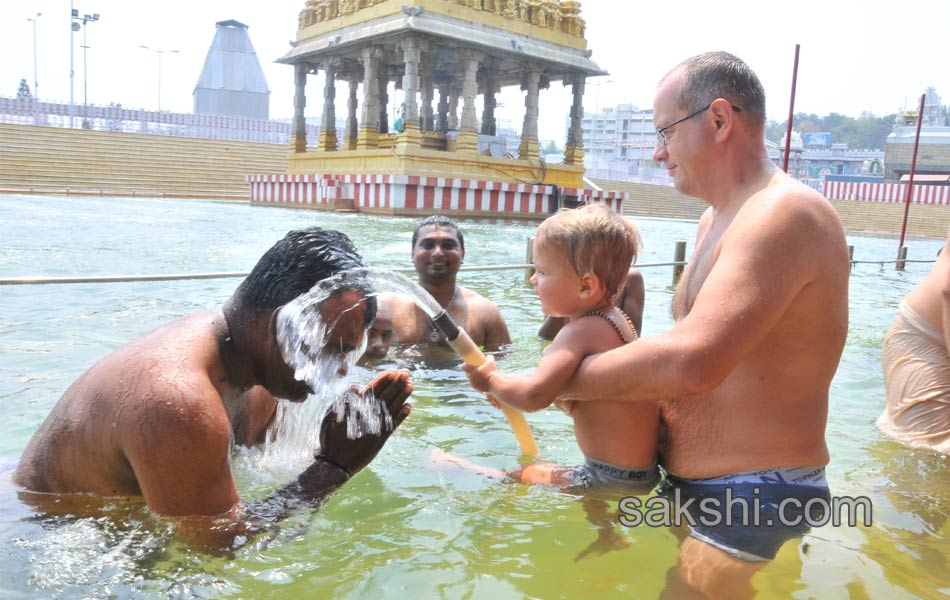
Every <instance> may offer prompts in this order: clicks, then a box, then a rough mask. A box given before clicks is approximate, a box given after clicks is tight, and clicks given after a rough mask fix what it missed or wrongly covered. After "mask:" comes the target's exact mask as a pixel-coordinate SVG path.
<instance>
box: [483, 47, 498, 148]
mask: <svg viewBox="0 0 950 600" xmlns="http://www.w3.org/2000/svg"><path fill="white" fill-rule="evenodd" d="M483 67H484V69H483V70H482V99H483V105H484V107H483V108H482V134H483V135H495V131H496V124H495V106H496V101H495V92H496V91H497V90H496V89H495V78H494V77H493V76H492V69H493V67H492V65H491V63H490V62H489V63H488V64H485V65H483Z"/></svg>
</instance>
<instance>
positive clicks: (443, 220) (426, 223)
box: [412, 215, 465, 251]
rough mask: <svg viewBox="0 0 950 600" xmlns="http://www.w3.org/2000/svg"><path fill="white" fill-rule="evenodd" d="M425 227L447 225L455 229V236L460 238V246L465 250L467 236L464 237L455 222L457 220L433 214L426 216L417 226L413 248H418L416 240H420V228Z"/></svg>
mask: <svg viewBox="0 0 950 600" xmlns="http://www.w3.org/2000/svg"><path fill="white" fill-rule="evenodd" d="M423 227H446V228H449V229H454V230H455V236H456V237H458V239H459V246H460V247H461V248H462V250H463V251H464V250H465V238H464V237H462V230H461V229H459V226H458V225H456V224H455V221H453V220H452V219H450V218H448V217H446V216H445V215H432V216H431V217H426V218H425V219H423V220H422V222H421V223H419V225H417V226H416V229H415V231H413V232H412V249H413V250H415V249H416V242H417V241H418V240H419V230H420V229H422V228H423Z"/></svg>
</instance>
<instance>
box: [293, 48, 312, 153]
mask: <svg viewBox="0 0 950 600" xmlns="http://www.w3.org/2000/svg"><path fill="white" fill-rule="evenodd" d="M309 70H310V67H309V65H306V64H302V63H301V64H296V65H294V120H293V127H292V128H291V129H292V131H293V133H292V134H291V136H290V148H291V150H292V151H293V152H296V153H300V152H306V151H307V121H306V119H305V118H304V115H303V110H304V107H306V106H307V94H306V89H305V88H306V87H307V72H308V71H309Z"/></svg>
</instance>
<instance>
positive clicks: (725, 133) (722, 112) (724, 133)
mask: <svg viewBox="0 0 950 600" xmlns="http://www.w3.org/2000/svg"><path fill="white" fill-rule="evenodd" d="M709 110H710V111H711V112H712V114H713V123H715V125H716V134H715V135H716V141H722V140H724V139H726V138H728V137H729V134H730V133H732V128H733V126H735V124H736V113H735V111H733V110H732V104H730V103H729V101H728V100H726V99H725V98H716V99H715V100H713V102H712V104H710V105H709Z"/></svg>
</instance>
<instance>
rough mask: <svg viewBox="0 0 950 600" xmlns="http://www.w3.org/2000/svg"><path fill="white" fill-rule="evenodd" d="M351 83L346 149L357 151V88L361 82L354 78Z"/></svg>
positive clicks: (347, 111)
mask: <svg viewBox="0 0 950 600" xmlns="http://www.w3.org/2000/svg"><path fill="white" fill-rule="evenodd" d="M349 83H350V97H349V99H348V100H347V103H346V143H345V144H344V148H346V149H347V150H356V140H357V136H358V135H359V125H358V124H357V122H356V108H357V106H358V105H359V100H358V99H357V97H356V88H357V87H358V86H359V80H358V79H356V77H355V76H354V77H352V78H351V79H350V80H349Z"/></svg>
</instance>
